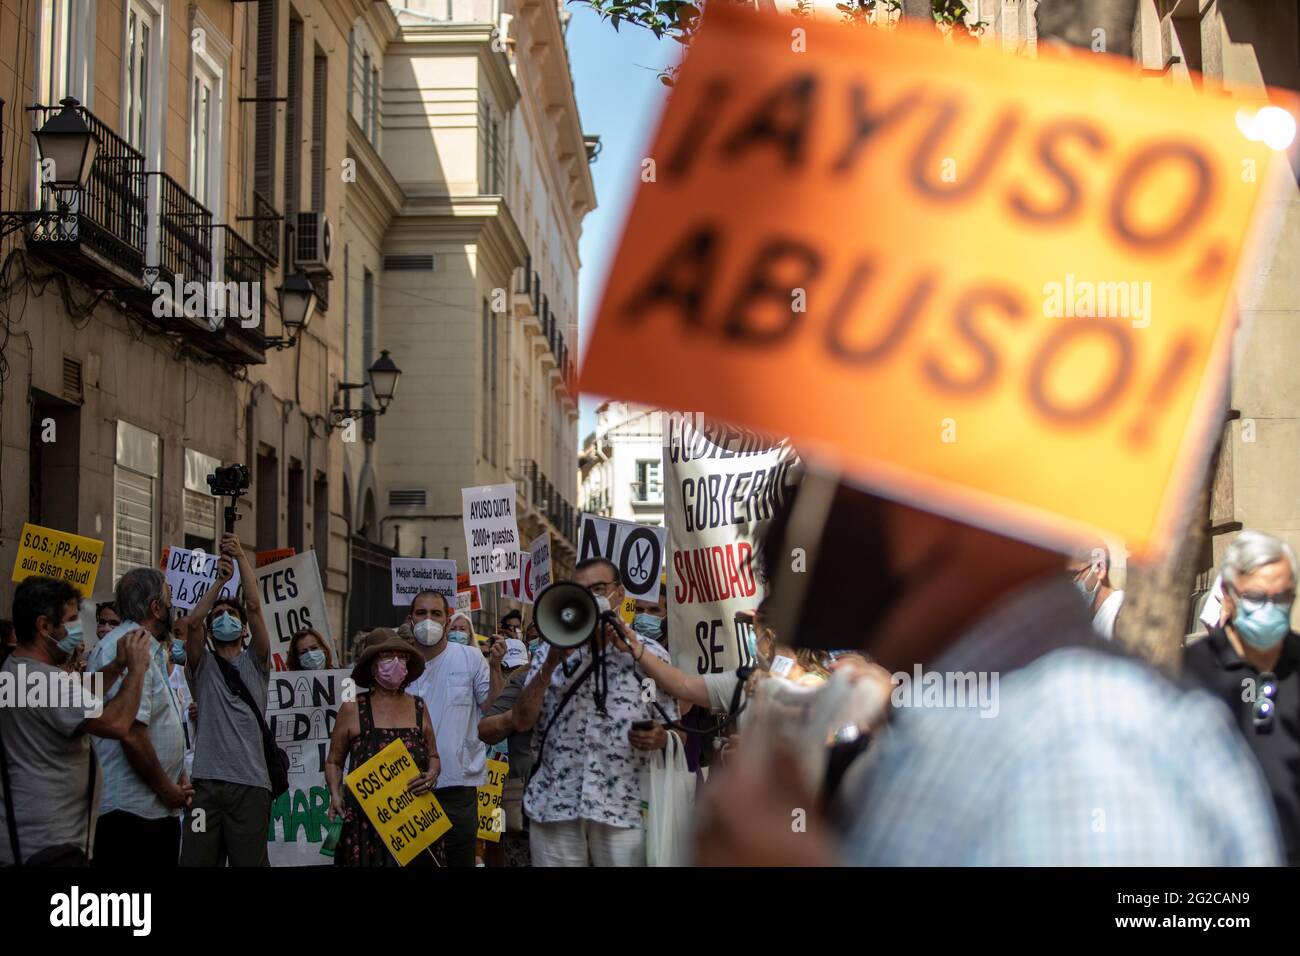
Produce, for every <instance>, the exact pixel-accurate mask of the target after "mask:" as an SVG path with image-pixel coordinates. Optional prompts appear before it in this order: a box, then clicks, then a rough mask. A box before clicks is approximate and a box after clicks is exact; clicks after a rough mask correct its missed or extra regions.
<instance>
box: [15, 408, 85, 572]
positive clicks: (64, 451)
mask: <svg viewBox="0 0 1300 956" xmlns="http://www.w3.org/2000/svg"><path fill="white" fill-rule="evenodd" d="M65 394H66V392H65ZM31 409H32V421H31V436H30V441H29V444H28V446H27V449H28V462H27V464H28V478H29V480H28V499H27V520H28V521H30V522H32V523H33V524H38V525H43V526H45V527H47V528H59V529H60V530H63V531H72V532H76V531H77V530H78V528H77V503H78V502H79V501H80V500H81V497H80V494H79V493H78V489H79V485H80V477H81V463H80V460H79V459H80V457H81V406H79V405H76V404H73V403H72V402H69V401H67V400H66V399H64V398H59V397H57V396H54V395H49V394H47V393H45V392H42V391H39V390H38V389H32V391H31ZM87 597H89V595H87Z"/></svg>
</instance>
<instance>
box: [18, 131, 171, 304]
mask: <svg viewBox="0 0 1300 956" xmlns="http://www.w3.org/2000/svg"><path fill="white" fill-rule="evenodd" d="M61 109H62V107H60V106H34V107H31V112H32V114H33V123H34V126H33V129H39V128H40V127H41V126H43V125H45V122H46V121H47V120H48V119H49V118H50V117H51V115H53V114H54V113H55V112H57V111H59V110H61ZM77 111H78V112H79V113H80V114H81V116H82V118H83V119H84V120H85V122H86V125H87V126H88V127H90V131H91V132H92V133H94V134H95V138H96V139H97V140H98V141H99V150H98V152H97V153H96V154H95V159H94V162H93V164H92V165H91V167H90V178H89V180H88V181H87V183H86V187H85V189H83V190H81V191H80V192H79V193H77V194H76V195H75V198H73V200H72V202H71V205H69V206H68V207H67V208H66V209H64V210H59V209H58V208H56V199H55V195H54V192H55V191H54V189H53V188H52V187H50V186H48V185H46V186H42V188H41V204H42V207H43V208H44V209H46V210H48V212H47V215H45V216H42V217H40V218H38V219H36V220H35V221H34V222H33V223H32V224H31V226H30V227H29V228H28V231H27V243H28V248H30V249H31V250H32V251H33V252H35V253H37V254H39V255H41V256H44V257H46V258H48V259H51V260H52V261H55V262H57V263H58V264H59V265H61V266H62V267H63V268H65V269H67V270H68V271H69V272H71V273H73V274H74V275H76V276H78V277H79V278H82V279H85V280H86V281H87V282H90V283H91V284H93V285H97V286H101V287H121V286H142V285H143V273H144V259H145V235H146V233H145V229H146V225H147V201H146V190H145V177H144V156H143V155H142V154H141V153H139V152H137V151H136V150H134V149H132V148H131V146H130V145H129V144H128V143H127V142H126V140H124V139H122V137H120V136H118V135H117V134H116V133H114V132H113V131H112V130H111V129H110V128H109V127H108V126H106V125H105V124H104V123H103V122H101V121H100V119H99V118H98V117H97V116H95V114H93V113H91V112H90V111H89V110H88V109H86V108H85V107H84V106H79V107H77Z"/></svg>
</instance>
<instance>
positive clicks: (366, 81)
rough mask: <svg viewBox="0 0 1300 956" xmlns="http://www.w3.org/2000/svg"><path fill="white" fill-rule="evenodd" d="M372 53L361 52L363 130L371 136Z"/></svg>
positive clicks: (368, 136)
mask: <svg viewBox="0 0 1300 956" xmlns="http://www.w3.org/2000/svg"><path fill="white" fill-rule="evenodd" d="M370 75H371V69H370V54H369V53H362V54H361V131H362V132H363V133H365V134H366V138H367V139H368V138H370Z"/></svg>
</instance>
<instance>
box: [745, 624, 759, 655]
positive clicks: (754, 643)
mask: <svg viewBox="0 0 1300 956" xmlns="http://www.w3.org/2000/svg"><path fill="white" fill-rule="evenodd" d="M745 647H746V648H747V649H748V650H749V659H750V660H751V661H757V660H758V635H756V634H755V633H754V632H753V631H752V630H751V631H750V632H749V633H748V634H746V635H745Z"/></svg>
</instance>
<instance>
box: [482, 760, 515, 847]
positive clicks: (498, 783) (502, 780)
mask: <svg viewBox="0 0 1300 956" xmlns="http://www.w3.org/2000/svg"><path fill="white" fill-rule="evenodd" d="M509 772H510V764H508V763H506V762H505V761H504V760H489V761H488V762H487V783H486V784H484V785H483V786H481V787H479V788H478V838H479V839H480V840H487V841H488V842H489V843H500V842H501V834H502V833H504V832H505V829H506V812H505V810H504V809H502V807H501V791H502V788H504V787H505V785H506V774H508V773H509Z"/></svg>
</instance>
